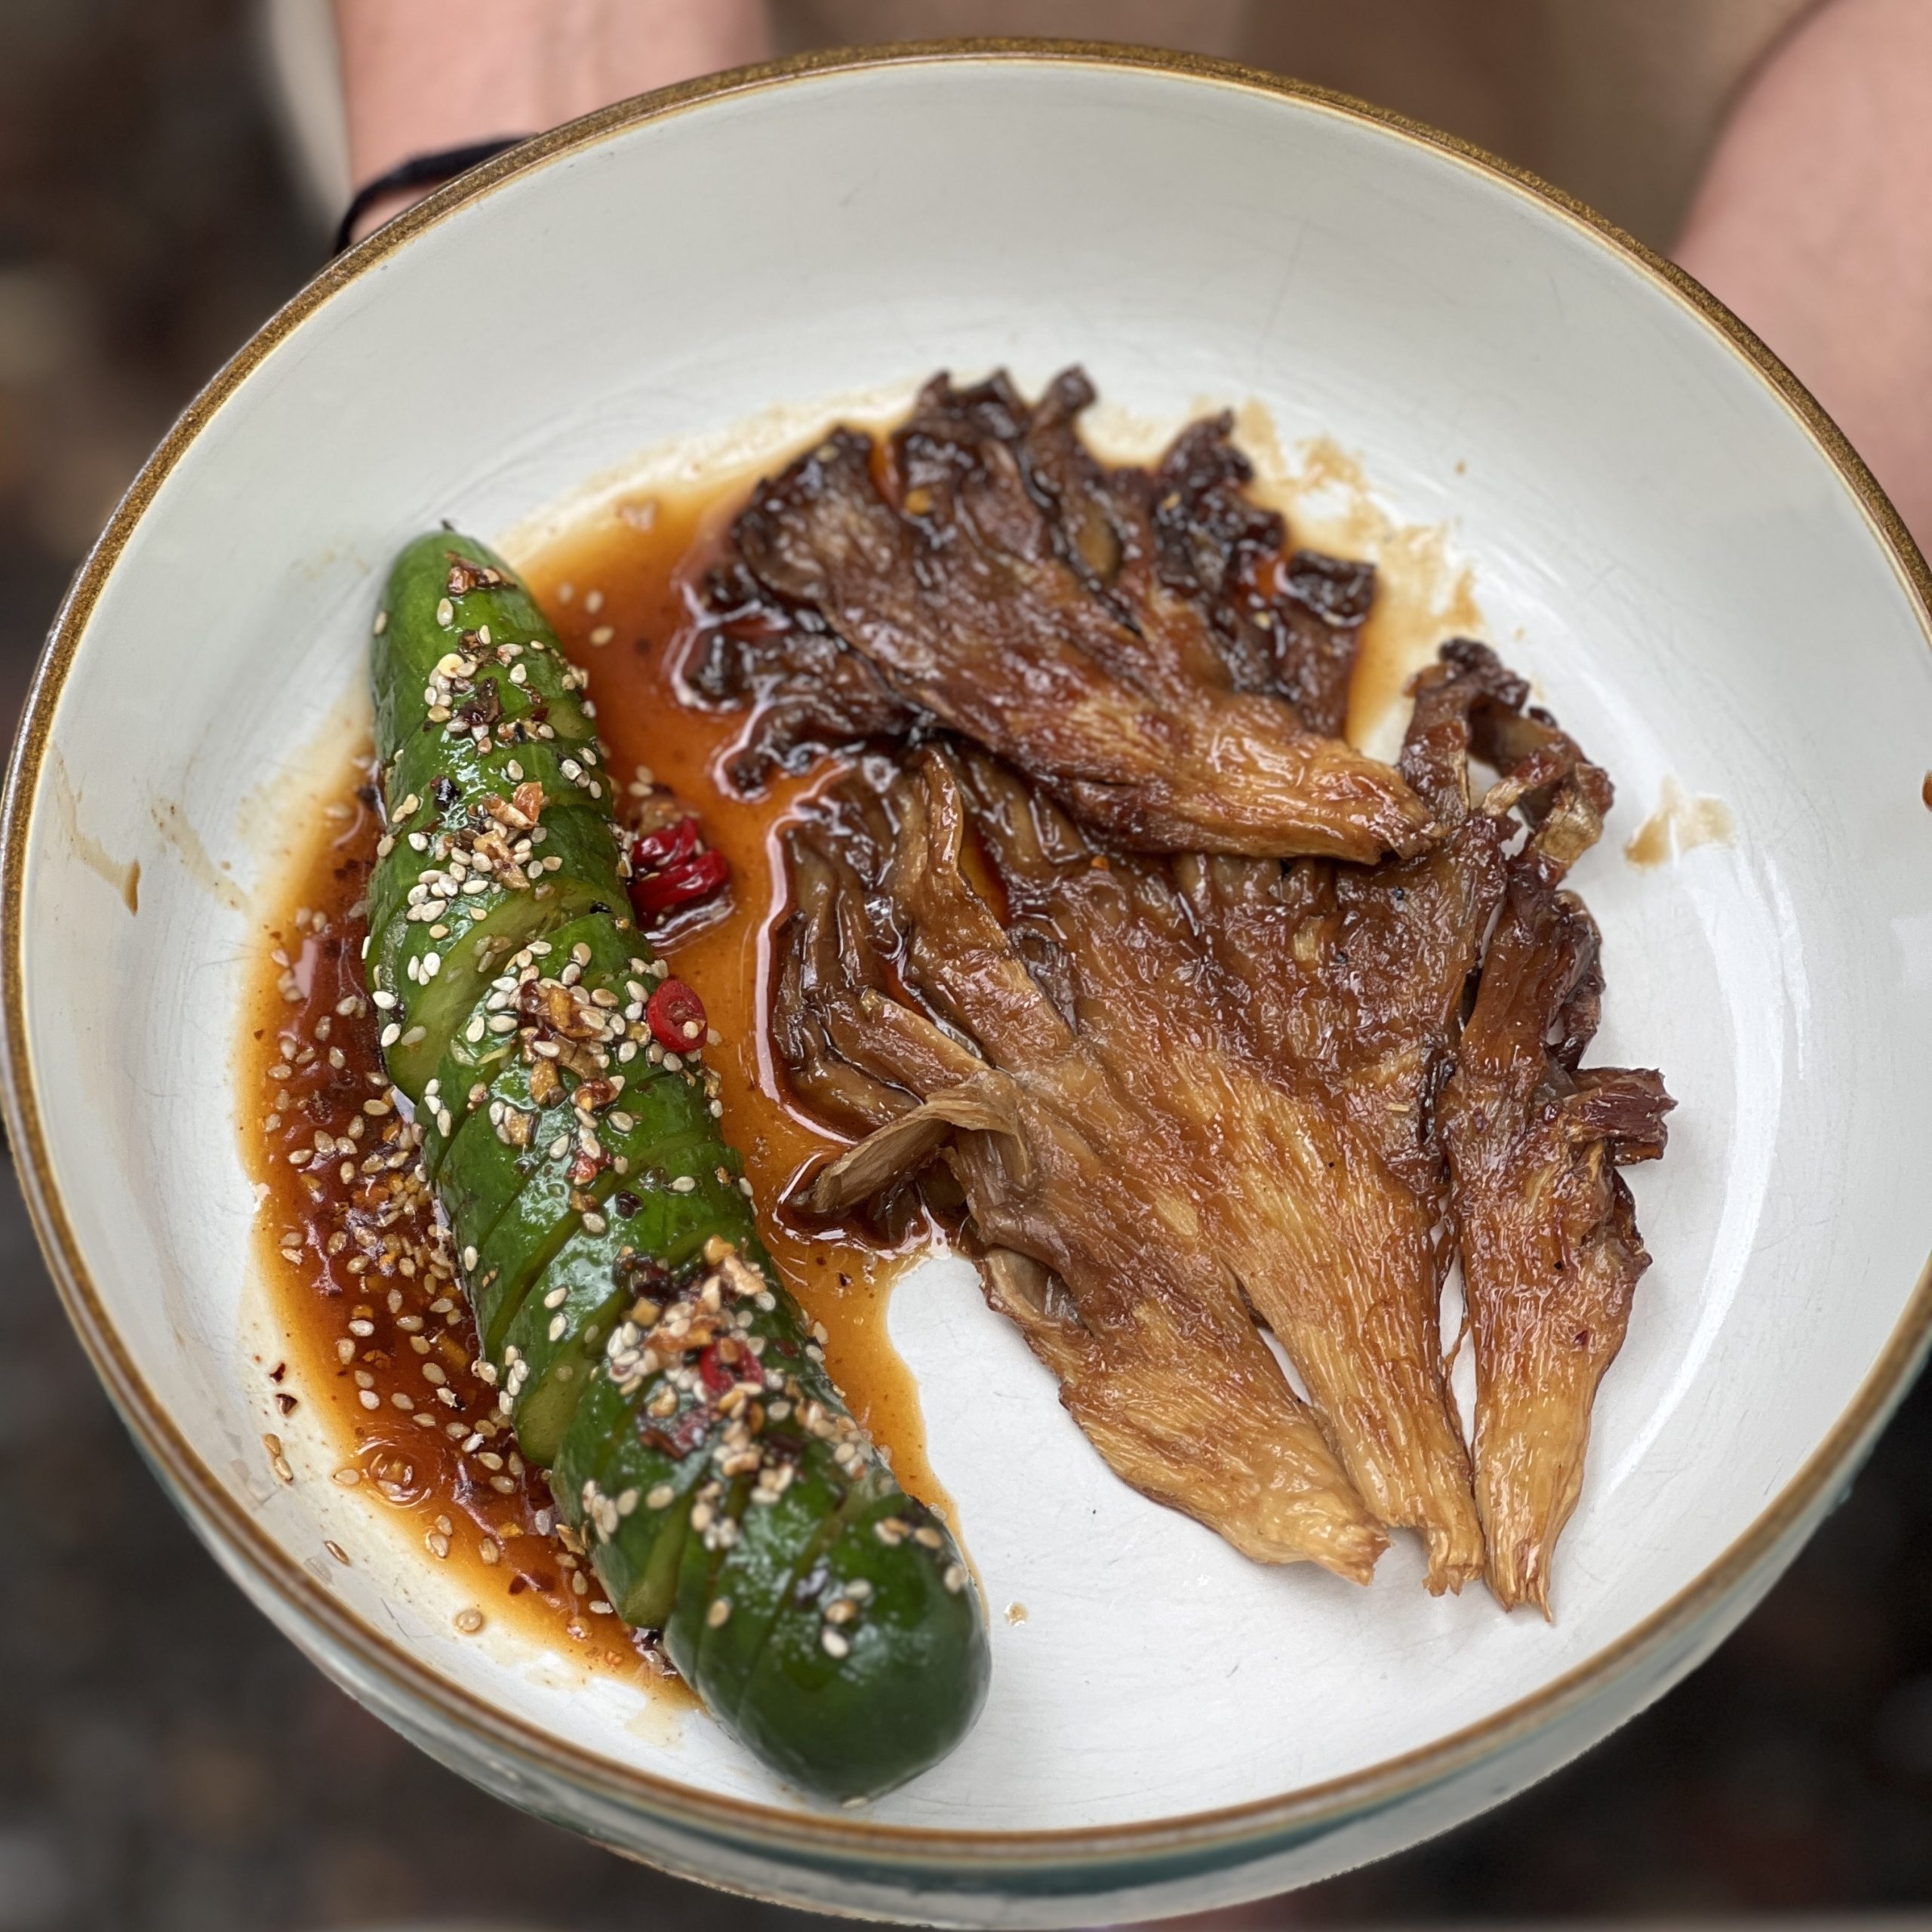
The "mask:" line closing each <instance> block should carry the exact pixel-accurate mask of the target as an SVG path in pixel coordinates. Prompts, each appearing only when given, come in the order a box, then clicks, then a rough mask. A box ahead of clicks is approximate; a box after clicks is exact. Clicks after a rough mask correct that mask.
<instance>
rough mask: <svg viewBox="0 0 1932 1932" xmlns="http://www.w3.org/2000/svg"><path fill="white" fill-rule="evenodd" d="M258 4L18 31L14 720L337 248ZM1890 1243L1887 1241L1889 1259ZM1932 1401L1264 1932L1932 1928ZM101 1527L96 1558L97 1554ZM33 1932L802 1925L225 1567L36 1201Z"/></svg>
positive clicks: (21, 1268) (8, 1592)
mask: <svg viewBox="0 0 1932 1932" xmlns="http://www.w3.org/2000/svg"><path fill="white" fill-rule="evenodd" d="M253 24H254V23H253V17H252V14H251V12H250V11H249V10H248V8H246V7H245V5H243V4H242V0H0V717H4V718H5V719H7V720H8V721H9V722H10V723H11V719H12V718H13V717H14V715H15V714H16V713H17V709H18V706H19V703H20V698H21V697H22V695H23V693H24V691H25V689H26V682H27V680H28V678H29V675H30V674H31V671H32V663H33V660H34V657H35V653H36V652H37V651H38V648H39V645H40V642H41V640H42V636H43V635H44V634H45V629H46V627H47V624H48V620H49V619H50V617H51V614H52V613H53V611H54V606H55V605H56V603H57V601H58V599H59V597H60V592H61V591H62V589H63V586H64V585H65V583H66V580H67V579H68V577H69V574H70V573H71V572H72V569H73V568H74V566H75V564H76V563H77V562H78V559H79V558H80V555H81V554H82V551H83V550H84V549H85V546H86V545H87V543H88V541H89V540H91V537H93V535H94V532H95V531H96V530H97V528H99V526H100V524H101V522H102V521H103V519H104V518H105V516H106V513H107V511H108V509H109V507H110V506H111V505H112V501H113V500H114V498H115V496H116V495H117V494H118V492H119V491H120V490H121V488H122V487H123V485H125V483H126V481H128V478H129V477H130V476H131V475H132V473H133V472H134V469H135V468H136V466H137V465H138V463H139V462H140V460H141V458H142V457H144V456H145V455H146V452H147V451H148V450H149V448H150V447H151V446H152V444H153V443H154V442H155V441H156V439H157V438H158V436H159V435H160V433H161V432H162V430H163V429H165V426H166V425H167V423H168V421H169V420H170V419H171V417H172V416H173V415H174V413H175V412H176V411H177V410H178V409H179V408H180V406H181V405H182V404H183V402H184V401H186V398H187V397H188V396H189V395H190V394H191V393H192V391H193V389H195V386H197V385H198V383H200V382H201V381H202V380H203V379H204V378H205V377H206V376H207V375H208V374H209V373H210V372H211V371H212V370H213V369H214V368H215V367H216V366H217V364H218V363H219V362H220V360H221V359H222V358H223V356H225V355H226V354H227V353H228V352H229V351H230V350H232V349H233V348H234V347H235V346H236V345H237V344H238V343H239V342H240V341H241V340H242V338H243V337H245V335H246V334H248V331H250V330H251V328H253V327H254V325H256V324H257V322H259V321H260V320H261V319H262V318H263V316H264V315H266V314H267V312H269V310H270V309H272V307H274V306H275V304H276V303H278V302H279V301H281V300H282V299H284V298H285V297H286V296H287V295H288V294H290V293H291V292H292V291H294V288H297V286H298V285H300V282H301V281H302V280H303V278H305V277H306V275H309V273H311V272H312V271H313V269H315V266H317V265H318V261H319V258H320V245H319V243H318V239H317V237H316V235H315V232H314V230H313V229H312V226H309V224H308V223H306V221H305V218H304V217H303V212H302V210H301V208H300V205H299V204H298V201H297V195H296V192H295V189H294V186H293V184H292V183H291V181H290V180H289V179H288V175H287V174H286V172H285V168H284V167H283V165H282V162H281V157H280V155H279V152H278V147H277V144H276V142H275V138H274V134H273V131H272V128H271V126H270V125H269V121H268V118H267V114H266V109H265V108H264V106H263V92H262V89H261V88H260V82H259V74H258V63H257V55H256V49H255V45H254V33H253ZM1853 1238H1855V1231H1854V1236H1853ZM1927 1469H1932V1387H1927V1388H1925V1389H1921V1391H1920V1392H1919V1393H1918V1395H1916V1396H1915V1397H1914V1398H1912V1400H1911V1401H1909V1403H1908V1404H1907V1406H1906V1410H1905V1411H1904V1412H1903V1414H1902V1415H1901V1416H1900V1418H1899V1420H1897V1423H1895V1424H1894V1426H1893V1428H1892V1429H1891V1431H1890V1433H1889V1434H1888V1435H1887V1438H1886V1439H1885V1441H1884V1443H1883V1444H1881V1447H1880V1448H1879V1451H1878V1454H1877V1455H1876V1457H1875V1458H1874V1460H1873V1462H1872V1465H1871V1466H1870V1468H1869V1469H1868V1470H1867V1471H1866V1473H1865V1474H1864V1475H1863V1477H1862V1478H1861V1479H1860V1482H1859V1484H1858V1485H1857V1488H1856V1490H1855V1491H1854V1494H1853V1495H1852V1497H1851V1498H1850V1500H1849V1502H1848V1503H1847V1504H1846V1505H1845V1506H1844V1508H1842V1509H1841V1510H1840V1511H1839V1512H1838V1514H1837V1515H1835V1517H1834V1518H1832V1521H1831V1522H1830V1523H1829V1525H1828V1526H1827V1527H1826V1529H1825V1531H1824V1532H1823V1534H1821V1535H1820V1537H1819V1538H1818V1540H1817V1542H1816V1543H1814V1545H1813V1546H1812V1547H1811V1548H1810V1550H1809V1551H1807V1553H1806V1554H1805V1555H1804V1557H1803V1558H1801V1561H1799V1563H1798V1565H1797V1567H1795V1569H1794V1570H1793V1571H1792V1574H1790V1576H1789V1577H1788V1578H1787V1579H1786V1581H1785V1582H1784V1583H1783V1584H1781V1585H1780V1586H1779V1588H1778V1589H1777V1590H1776V1591H1775V1592H1774V1593H1773V1595H1772V1596H1771V1597H1770V1599H1769V1600H1768V1601H1767V1602H1766V1604H1764V1607H1762V1608H1761V1610H1760V1611H1758V1613H1757V1614H1756V1615H1755V1616H1754V1617H1752V1620H1750V1622H1749V1623H1748V1624H1747V1625H1746V1627H1745V1629H1743V1632H1741V1633H1740V1635H1738V1636H1737V1637H1736V1638H1734V1639H1733V1641H1731V1642H1730V1644H1729V1645H1727V1647H1726V1648H1725V1649H1724V1651H1722V1652H1721V1654H1720V1655H1719V1656H1718V1658H1717V1660H1715V1662H1714V1663H1712V1664H1710V1665H1709V1666H1706V1669H1704V1670H1703V1672H1700V1674H1699V1675H1697V1677H1696V1678H1694V1679H1693V1680H1692V1681H1690V1683H1689V1684H1687V1685H1686V1686H1685V1687H1684V1688H1682V1689H1681V1690H1678V1692H1676V1693H1675V1694H1674V1695H1673V1696H1672V1697H1670V1698H1669V1699H1668V1700H1666V1702H1665V1703H1663V1705H1661V1706H1659V1707H1658V1708H1657V1709H1655V1710H1654V1711H1652V1712H1650V1713H1649V1714H1648V1715H1646V1716H1645V1717H1644V1718H1641V1719H1639V1720H1638V1721H1637V1722H1636V1723H1635V1724H1632V1725H1631V1726H1630V1727H1629V1728H1628V1729H1626V1730H1625V1731H1623V1733H1621V1734H1620V1735H1619V1736H1617V1737H1615V1738H1614V1739H1612V1740H1611V1741H1610V1742H1609V1743H1607V1744H1606V1745H1604V1746H1603V1747H1602V1748H1601V1749H1599V1750H1598V1751H1596V1752H1594V1753H1593V1754H1592V1755H1590V1756H1589V1758H1586V1759H1585V1760H1584V1761H1583V1762H1581V1763H1580V1764H1577V1765H1575V1766H1574V1767H1571V1769H1570V1770H1567V1771H1565V1772H1564V1773H1562V1774H1559V1775H1558V1777H1555V1778H1553V1779H1552V1780H1550V1781H1549V1783H1546V1785H1544V1786H1541V1787H1540V1788H1539V1789H1537V1790H1535V1791H1534V1792H1531V1793H1530V1794H1529V1795H1527V1796H1526V1797H1524V1798H1521V1799H1520V1800H1518V1801H1517V1802H1516V1803H1515V1804H1512V1805H1511V1806H1509V1807H1507V1808H1506V1809H1505V1810H1501V1811H1500V1812H1497V1813H1494V1814H1492V1815H1491V1817H1488V1818H1487V1819H1484V1820H1479V1821H1478V1823H1475V1824H1473V1825H1472V1826H1468V1827H1466V1829H1463V1830H1462V1831H1460V1832H1457V1833H1455V1834H1454V1835H1451V1836H1450V1837H1448V1838H1444V1839H1442V1840H1441V1841H1438V1842H1437V1843H1435V1844H1431V1845H1428V1846H1425V1847H1423V1848H1421V1849H1420V1850H1417V1851H1414V1852H1412V1853H1411V1854H1408V1855H1407V1857H1402V1858H1400V1859H1396V1860H1391V1861H1389V1862H1388V1863H1385V1864H1383V1865H1381V1866H1376V1867H1374V1868H1372V1869H1370V1870H1367V1871H1365V1872H1360V1873H1357V1874H1355V1875H1352V1876H1350V1877H1348V1878H1343V1879H1340V1880H1337V1881H1334V1883H1332V1884H1328V1885H1326V1886H1324V1887H1318V1888H1317V1889H1315V1890H1312V1891H1309V1892H1306V1893H1303V1894H1300V1895H1298V1896H1297V1897H1294V1898H1292V1899H1290V1900H1279V1901H1275V1902H1272V1903H1269V1904H1266V1905H1263V1906H1253V1907H1250V1908H1247V1909H1244V1910H1242V1911H1241V1912H1233V1913H1229V1914H1226V1915H1222V1918H1221V1922H1223V1923H1224V1924H1228V1925H1230V1926H1232V1925H1234V1924H1241V1925H1244V1926H1245V1925H1256V1926H1260V1925H1272V1924H1285V1923H1290V1922H1300V1923H1308V1924H1348V1923H1355V1922H1361V1921H1371V1920H1372V1921H1379V1922H1384V1923H1386V1922H1389V1921H1394V1922H1396V1923H1403V1922H1408V1923H1418V1922H1421V1921H1430V1920H1441V1919H1444V1918H1456V1919H1463V1920H1469V1919H1491V1918H1509V1919H1517V1920H1521V1921H1531V1920H1537V1921H1546V1920H1550V1919H1554V1918H1566V1917H1567V1918H1576V1917H1583V1918H1591V1919H1600V1918H1611V1917H1617V1916H1635V1917H1640V1918H1646V1919H1651V1920H1654V1921H1657V1922H1658V1923H1659V1924H1663V1923H1665V1922H1667V1921H1682V1920H1684V1919H1685V1918H1714V1917H1718V1916H1722V1915H1730V1914H1736V1913H1739V1912H1853V1911H1859V1910H1869V1909H1874V1908H1887V1907H1889V1908H1893V1909H1898V1908H1905V1907H1913V1906H1924V1905H1932V1490H1929V1489H1928V1484H1927V1481H1926V1480H1925V1473H1926V1472H1927ZM84 1526H85V1527H84ZM0 1549H4V1552H5V1560H4V1561H0V1932H67V1928H70V1927H71V1928H74V1932H256V1928H299V1927H351V1926H354V1927H365V1928H369V1927H374V1926H376V1925H377V1924H391V1925H394V1924H397V1923H398V1921H401V1920H404V1919H405V1918H422V1919H424V1920H426V1921H442V1922H444V1923H445V1924H454V1921H463V1920H466V1919H469V1918H477V1919H481V1920H484V1921H488V1922H489V1923H491V1924H514V1923H517V1922H525V1923H527V1924H529V1925H531V1926H532V1927H534V1926H547V1927H556V1928H559V1929H560V1932H561V1928H569V1932H601V1928H605V1927H610V1928H616V1927H634V1926H637V1925H640V1924H652V1925H654V1926H657V1927H672V1928H677V1932H683V1929H684V1928H692V1929H693V1932H696V1929H697V1928H700V1927H708V1926H719V1927H722V1926H726V1925H729V1926H732V1927H749V1926H755V1925H761V1924H771V1925H774V1926H775V1925H777V1924H780V1923H782V1922H786V1921H792V1922H796V1923H800V1924H802V1923H804V1921H803V1919H802V1918H801V1917H800V1915H795V1914H792V1913H787V1912H780V1911H778V1910H777V1909H771V1908H765V1907H761V1906H753V1905H748V1904H746V1903H743V1902H741V1901H738V1900H731V1899H727V1898H725V1897H721V1896H719V1895H718V1894H712V1893H709V1892H706V1891H703V1890H700V1889H699V1888H697V1887H693V1886H689V1885H685V1884H680V1883H678V1882H677V1881H674V1880H671V1879H668V1878H663V1877H660V1876H659V1875H656V1874H654V1873H652V1872H646V1871H643V1870H640V1869H636V1868H634V1867H632V1866H626V1865H625V1864H623V1863H620V1862H619V1861H618V1860H616V1859H614V1858H612V1857H608V1856H607V1855H606V1854H604V1853H602V1852H600V1851H598V1850H595V1849H593V1848H592V1847H590V1846H589V1845H586V1844H583V1843H580V1842H579V1841H577V1840H575V1839H573V1838H568V1837H567V1836H565V1835H562V1834H561V1833H559V1832H555V1831H553V1830H552V1829H549V1828H548V1827H546V1826H543V1825H540V1824H537V1823H534V1822H532V1821H531V1820H526V1819H524V1818H521V1817H518V1816H517V1815H515V1814H512V1813H510V1812H508V1811H506V1810H503V1809H502V1808H500V1807H498V1806H497V1805H496V1804H494V1803H492V1802H491V1801H490V1800H488V1799H487V1798H484V1797H482V1796H481V1795H480V1794H478V1793H477V1792H475V1791H472V1789H470V1788H469V1786H466V1785H464V1784H463V1783H460V1782H459V1781H457V1780H456V1779H454V1777H451V1776H450V1775H449V1774H448V1773H446V1772H445V1771H443V1770H441V1769H440V1768H438V1767H437V1766H436V1765H435V1764H432V1763H431V1762H430V1761H429V1760H428V1759H427V1758H423V1757H422V1756H420V1755H418V1754H417V1753H416V1752H414V1751H413V1750H411V1749H410V1748H409V1747H408V1746H405V1744H403V1743H401V1741H400V1740H398V1739H396V1738H395V1737H392V1735H391V1734H389V1732H388V1731H386V1730H384V1729H383V1727H381V1726H380V1725H379V1724H377V1722H376V1721H374V1719H373V1718H370V1717H368V1716H366V1715H365V1714H364V1713H363V1712H361V1711H360V1710H359V1709H357V1708H356V1707H355V1706H354V1705H352V1704H351V1703H349V1701H348V1700H346V1699H345V1698H344V1697H342V1696H341V1695H340V1694H339V1693H338V1692H337V1691H336V1690H334V1689H333V1688H331V1687H330V1686H329V1685H328V1684H327V1683H326V1682H325V1681H324V1680H323V1679H322V1678H321V1677H320V1676H319V1675H317V1674H316V1673H315V1672H314V1671H313V1670H312V1669H310V1667H309V1666H308V1665H306V1663H303V1661H302V1660H300V1657H297V1654H296V1653H295V1652H294V1651H293V1650H291V1648H290V1647H288V1645H287V1644H285V1642H284V1641H282V1640H281V1638H279V1637H278V1636H277V1635H275V1633H274V1632H273V1631H272V1629H270V1628H269V1626H268V1625H267V1624H266V1623H265V1622H264V1621H263V1620H262V1619H261V1618H260V1617H258V1616H257V1614H255V1612H254V1611H252V1610H251V1609H250V1608H249V1607H248V1605H247V1604H245V1602H244V1601H243V1600H242V1598H241V1596H240V1595H238V1593H237V1592H235V1590H234V1589H233V1588H232V1586H230V1585H229V1583H227V1582H226V1580H224V1579H223V1577H221V1576H220V1574H218V1572H217V1571H216V1569H215V1567H214V1564H213V1563H212V1562H211V1561H210V1560H209V1559H208V1558H207V1557H206V1556H205V1555H203V1553H202V1551H201V1549H200V1548H199V1546H198V1545H197V1544H196V1543H195V1542H194V1540H192V1537H190V1536H189V1533H188V1531H186V1528H185V1527H183V1524H181V1522H180V1520H179V1519H178V1518H177V1517H176V1515H174V1512H173V1511H172V1510H171V1509H170V1508H169V1507H168V1505H167V1504H166V1503H165V1501H164V1500H163V1499H162V1496H161V1494H160V1492H159V1491H158V1489H157V1488H156V1487H155V1484H154V1483H153V1481H152V1479H151V1478H149V1475H147V1473H146V1471H145V1470H144V1469H143V1467H142V1466H141V1465H140V1462H139V1460H138V1459H137V1457H136V1456H135V1454H134V1451H133V1450H132V1448H131V1447H130V1445H129V1444H128V1440H127V1438H126V1437H125V1435H124V1434H123V1433H122V1430H121V1429H120V1427H119V1426H118V1423H116V1422H115V1419H114V1417H113V1416H112V1414H111V1413H110V1411H109V1408H108V1407H107V1404H106V1399H105V1398H104V1397H103V1395H101V1393H100V1390H99V1389H98V1388H97V1386H96V1384H95V1383H94V1378H93V1377H92V1375H91V1373H90V1372H89V1371H88V1367H87V1366H86V1364H85V1361H83V1360H82V1357H81V1355H80V1353H79V1351H78V1348H77V1346H76V1345H75V1343H74V1341H73V1340H72V1337H71V1335H70V1334H69V1331H68V1330H67V1327H66V1322H65V1321H64V1319H63V1317H62V1315H61V1313H60V1309H59V1307H58V1305H57V1303H56V1300H55V1299H54V1294H53V1291H52V1289H51V1287H50V1286H49V1284H48V1281H47V1279H46V1277H45V1274H44V1272H43V1271H42V1267H41V1264H40V1261H39V1258H38V1255H37V1254H36V1253H35V1248H34V1244H33V1240H32V1235H31V1232H30V1231H29V1228H28V1226H27V1223H26V1216H25V1214H24V1212H23V1210H22V1208H21V1207H20V1201H19V1198H18V1195H17V1192H16V1191H15V1190H14V1186H13V1183H12V1178H11V1171H8V1174H6V1175H5V1176H4V1177H0Z"/></svg>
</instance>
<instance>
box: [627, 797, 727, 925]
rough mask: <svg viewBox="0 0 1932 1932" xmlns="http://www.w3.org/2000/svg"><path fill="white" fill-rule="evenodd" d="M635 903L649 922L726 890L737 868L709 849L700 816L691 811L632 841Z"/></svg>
mask: <svg viewBox="0 0 1932 1932" xmlns="http://www.w3.org/2000/svg"><path fill="white" fill-rule="evenodd" d="M630 858H631V905H632V909H634V910H635V912H636V914H637V916H638V920H639V921H641V922H642V923H644V924H649V923H650V922H651V921H653V920H654V919H659V918H663V915H665V914H666V913H667V912H675V911H676V909H678V907H679V906H694V905H696V904H697V903H699V902H700V900H706V899H709V898H710V897H711V896H712V894H714V893H717V892H721V891H723V890H724V887H725V886H726V885H727V884H728V883H729V882H730V880H731V866H730V863H728V861H727V860H726V859H725V857H724V854H722V853H721V852H713V851H710V850H709V849H708V848H706V845H705V843H704V840H703V834H702V833H701V832H700V829H699V826H698V822H697V820H696V819H695V818H693V817H690V816H688V815H687V816H686V817H683V818H681V819H679V820H677V821H676V822H675V823H673V824H670V825H665V826H659V827H658V829H657V830H656V831H655V832H641V833H639V834H638V836H637V837H636V838H633V839H632V841H631V852H630Z"/></svg>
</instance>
